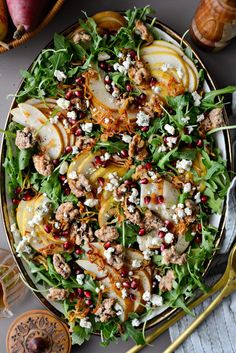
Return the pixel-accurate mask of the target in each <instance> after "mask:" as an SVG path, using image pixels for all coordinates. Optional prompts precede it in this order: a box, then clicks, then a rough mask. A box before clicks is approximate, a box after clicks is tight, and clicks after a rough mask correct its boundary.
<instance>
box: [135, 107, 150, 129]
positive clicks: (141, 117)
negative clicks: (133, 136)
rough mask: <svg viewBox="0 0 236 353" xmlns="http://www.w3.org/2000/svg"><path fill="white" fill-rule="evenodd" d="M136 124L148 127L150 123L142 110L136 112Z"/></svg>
mask: <svg viewBox="0 0 236 353" xmlns="http://www.w3.org/2000/svg"><path fill="white" fill-rule="evenodd" d="M136 119H137V120H136V124H137V125H138V126H149V123H150V117H149V115H147V114H146V113H144V112H143V111H142V110H140V111H139V112H138V114H137V115H136Z"/></svg>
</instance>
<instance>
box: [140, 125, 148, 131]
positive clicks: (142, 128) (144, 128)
mask: <svg viewBox="0 0 236 353" xmlns="http://www.w3.org/2000/svg"><path fill="white" fill-rule="evenodd" d="M148 130H149V126H143V127H141V131H142V132H147V131H148Z"/></svg>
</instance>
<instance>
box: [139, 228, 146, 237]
mask: <svg viewBox="0 0 236 353" xmlns="http://www.w3.org/2000/svg"><path fill="white" fill-rule="evenodd" d="M138 234H139V235H141V236H142V235H145V234H146V230H145V229H144V228H141V229H139V232H138Z"/></svg>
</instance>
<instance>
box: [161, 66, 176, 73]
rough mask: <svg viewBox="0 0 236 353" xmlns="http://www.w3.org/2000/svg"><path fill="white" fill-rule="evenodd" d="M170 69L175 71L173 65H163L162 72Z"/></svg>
mask: <svg viewBox="0 0 236 353" xmlns="http://www.w3.org/2000/svg"><path fill="white" fill-rule="evenodd" d="M169 69H173V65H171V64H163V65H162V66H161V70H162V71H163V72H166V71H168V70H169Z"/></svg>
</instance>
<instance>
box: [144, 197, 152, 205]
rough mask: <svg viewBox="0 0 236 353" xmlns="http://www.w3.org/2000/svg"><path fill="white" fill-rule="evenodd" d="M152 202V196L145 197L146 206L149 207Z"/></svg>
mask: <svg viewBox="0 0 236 353" xmlns="http://www.w3.org/2000/svg"><path fill="white" fill-rule="evenodd" d="M150 202H151V197H150V196H145V197H144V203H145V205H148V204H149V203H150Z"/></svg>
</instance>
